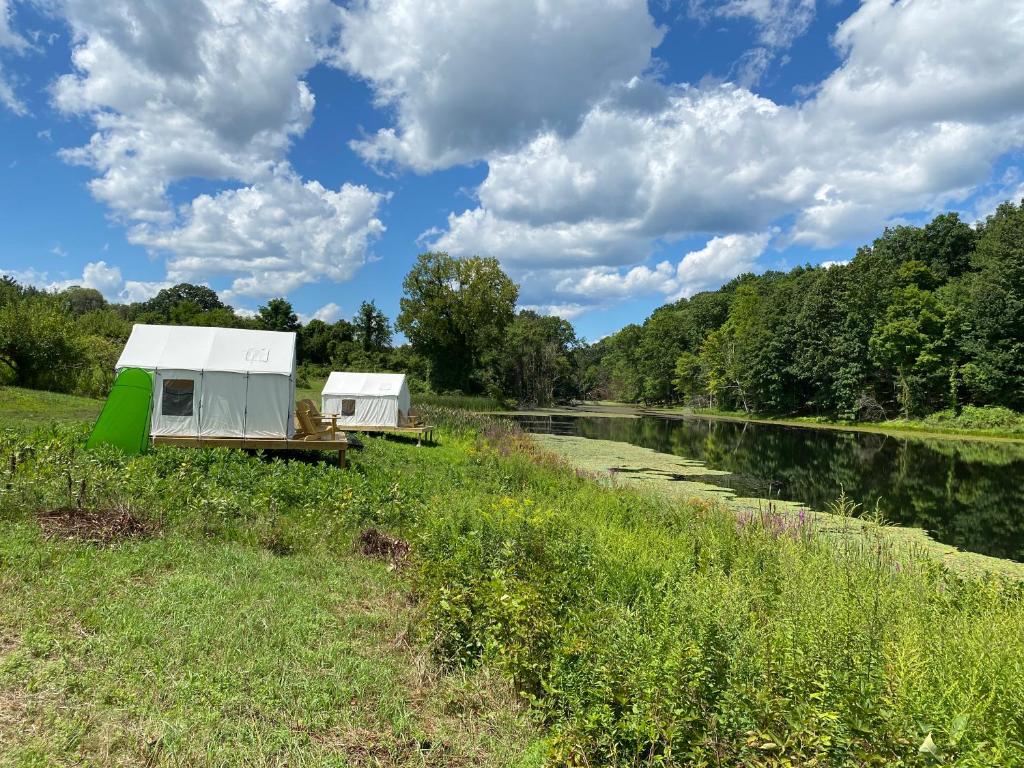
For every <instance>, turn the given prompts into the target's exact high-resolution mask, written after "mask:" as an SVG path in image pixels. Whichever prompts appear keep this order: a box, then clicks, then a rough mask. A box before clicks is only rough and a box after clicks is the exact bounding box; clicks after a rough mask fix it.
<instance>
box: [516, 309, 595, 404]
mask: <svg viewBox="0 0 1024 768" xmlns="http://www.w3.org/2000/svg"><path fill="white" fill-rule="evenodd" d="M577 345H578V342H577V340H576V332H575V331H573V328H572V325H570V324H569V322H568V321H566V320H563V319H561V318H560V317H554V316H550V315H549V316H542V315H538V314H537V313H536V312H532V311H530V310H523V311H522V312H520V313H519V314H518V315H517V316H516V318H515V320H513V321H512V323H511V325H509V327H508V330H507V331H506V332H505V344H504V346H503V348H502V351H501V374H502V382H503V390H504V392H506V393H507V394H508V395H509V396H510V397H512V398H515V400H517V401H518V402H520V403H524V404H529V405H541V406H547V405H551V404H552V403H554V402H555V401H558V400H568V399H569V398H571V397H574V396H576V395H577V393H578V390H577V387H576V381H575V379H574V376H573V372H574V363H575V361H574V359H573V352H574V350H575V348H576V346H577Z"/></svg>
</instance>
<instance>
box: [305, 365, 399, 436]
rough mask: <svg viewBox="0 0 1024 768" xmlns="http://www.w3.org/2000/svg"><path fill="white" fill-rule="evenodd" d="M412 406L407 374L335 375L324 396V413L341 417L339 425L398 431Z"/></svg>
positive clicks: (326, 386) (322, 403) (328, 380)
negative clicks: (387, 428) (391, 428)
mask: <svg viewBox="0 0 1024 768" xmlns="http://www.w3.org/2000/svg"><path fill="white" fill-rule="evenodd" d="M411 405H412V403H411V400H410V398H409V387H408V386H407V385H406V383H405V374H404V373H340V372H338V371H334V372H333V373H332V374H331V375H330V376H329V377H328V378H327V383H326V384H325V385H324V389H323V392H322V393H321V409H320V410H321V411H322V412H323V413H325V414H328V413H330V414H338V424H339V425H345V426H360V427H398V426H400V418H402V417H406V416H408V415H409V408H410V407H411Z"/></svg>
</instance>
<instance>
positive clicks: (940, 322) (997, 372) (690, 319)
mask: <svg viewBox="0 0 1024 768" xmlns="http://www.w3.org/2000/svg"><path fill="white" fill-rule="evenodd" d="M1022 285H1024V203H1022V205H1020V206H1017V205H1014V204H1012V203H1005V204H1004V205H1002V206H1000V207H999V209H998V210H997V211H996V213H995V214H993V215H992V216H991V217H989V219H988V221H986V222H985V223H984V224H981V225H978V226H977V227H974V228H972V227H970V226H969V225H967V224H965V223H964V222H962V221H960V219H959V217H958V216H957V215H956V214H954V213H950V214H945V215H941V216H937V217H935V218H934V219H933V220H932V221H931V222H929V223H928V224H926V225H925V226H923V227H914V226H898V227H892V228H888V229H886V230H885V232H883V233H882V235H881V236H880V237H878V238H876V239H875V241H874V242H873V243H872V244H871V245H870V246H865V247H863V248H860V249H858V251H857V253H856V255H855V256H854V257H853V259H852V260H851V261H850V262H849V263H846V264H838V265H834V266H831V267H828V268H817V269H814V268H797V269H794V270H792V271H790V272H788V273H786V274H781V273H776V272H768V273H765V274H763V275H760V276H757V277H755V276H753V275H744V276H741V277H739V278H736V279H735V280H734V281H732V282H731V283H729V284H728V285H726V286H723V287H722V288H721V289H719V290H718V291H714V292H710V293H705V294H699V295H698V296H695V297H693V298H692V299H690V300H689V301H686V300H683V301H679V302H676V303H675V304H669V305H666V306H664V307H661V308H659V309H657V310H655V312H654V313H653V314H652V315H651V316H650V318H648V319H647V321H646V322H645V323H644V324H643V325H642V326H637V325H631V326H627V327H625V328H623V329H622V330H621V331H619V332H618V333H617V334H615V335H614V336H612V337H610V338H608V339H605V340H603V341H602V342H601V343H600V344H599V345H596V348H595V349H594V351H593V353H591V354H589V355H588V357H587V369H586V380H587V382H588V386H590V387H591V388H592V389H594V390H599V394H600V396H601V397H603V398H612V399H619V400H626V401H630V402H637V401H643V402H666V403H671V402H675V401H676V400H678V399H680V398H682V399H684V400H685V401H686V402H688V403H689V404H692V405H694V406H698V407H703V408H708V407H710V408H721V409H726V410H743V411H745V412H750V413H765V414H775V415H782V414H785V415H790V414H808V415H824V416H830V417H839V418H844V419H856V418H868V417H870V418H873V419H877V418H882V417H885V416H886V415H889V416H893V415H896V414H900V415H902V416H903V417H904V418H909V417H913V416H919V415H923V414H927V413H930V412H932V411H935V410H937V409H942V408H945V407H950V406H951V407H953V408H957V407H959V406H961V405H964V404H970V405H1000V406H1004V407H1008V408H1013V409H1017V410H1022V409H1024V388H1022V387H1021V386H1020V382H1021V380H1022V379H1024V289H1022V288H1021V286H1022ZM680 366H681V367H680ZM591 382H593V384H591Z"/></svg>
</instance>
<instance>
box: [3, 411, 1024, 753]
mask: <svg viewBox="0 0 1024 768" xmlns="http://www.w3.org/2000/svg"><path fill="white" fill-rule="evenodd" d="M965 410H966V409H965ZM430 416H431V418H432V419H434V420H436V422H437V423H442V424H445V425H447V426H446V428H445V429H446V431H445V432H443V434H442V440H441V445H440V446H439V447H436V448H429V449H422V448H420V449H417V448H416V447H414V446H412V445H410V444H406V443H402V442H398V441H388V440H384V439H367V441H366V442H367V447H366V449H365V450H364V451H363V452H361V453H358V454H356V455H354V456H353V467H352V469H351V470H350V471H347V472H342V471H339V470H337V469H336V468H334V467H332V466H329V465H328V464H327V463H326V462H324V463H305V462H302V461H298V460H292V461H288V462H285V461H281V460H280V459H276V458H274V459H272V458H269V457H259V456H247V455H245V454H244V453H241V452H233V451H228V450H224V449H215V450H214V449H211V450H188V451H184V450H180V449H173V448H157V449H155V450H154V451H153V452H151V453H149V454H147V455H144V456H140V457H136V458H133V459H127V458H125V457H123V456H120V455H118V454H115V453H112V452H100V453H98V454H87V453H83V452H82V450H81V443H82V441H83V440H84V437H85V434H86V430H85V429H83V428H75V429H69V428H66V427H58V428H52V429H50V430H47V431H40V432H37V433H35V434H34V435H25V434H21V433H14V432H6V433H2V437H0V466H3V467H7V466H8V459H9V457H11V456H15V457H16V462H15V467H16V468H15V470H14V472H13V473H11V472H6V475H7V476H6V477H5V478H4V480H5V482H4V485H3V486H2V488H0V494H2V502H3V503H2V504H0V510H2V511H0V531H2V533H3V535H2V536H0V555H2V556H3V562H4V563H5V564H6V565H8V570H7V571H6V572H5V579H4V580H3V581H2V582H0V594H4V595H6V594H7V593H6V592H3V590H13V591H12V592H10V594H12V595H17V599H10V600H3V601H0V621H2V622H3V623H2V626H4V627H5V630H7V631H10V630H11V628H15V630H16V631H24V636H25V637H26V641H27V642H28V643H30V644H31V649H32V653H26V654H22V653H21V651H20V650H18V651H16V652H15V653H16V654H17V658H18V659H19V661H18V662H17V663H16V664H14V665H8V666H5V667H2V668H0V683H2V684H3V685H4V690H5V693H7V694H8V695H9V692H10V691H11V690H20V689H21V687H25V686H31V690H33V691H35V692H37V693H38V692H39V691H42V690H45V691H46V692H47V694H48V695H53V696H55V699H54V702H55V703H54V706H53V713H54V714H53V715H52V720H51V721H50V722H51V723H56V724H60V725H61V727H63V728H67V729H69V730H72V731H74V732H75V733H77V734H79V738H76V739H68V740H66V741H65V740H60V739H57V738H54V739H52V740H50V741H49V743H47V748H48V749H52V750H55V751H56V752H54V753H50V752H47V753H46V754H47V755H48V756H50V755H51V754H59V755H60V756H61V758H62V759H63V761H64V762H75V760H76V758H77V759H78V761H79V762H82V761H83V760H84V758H83V757H82V755H81V754H78V753H77V751H76V750H78V749H82V750H88V749H90V748H91V747H90V746H89V745H95V744H96V743H97V742H99V743H100V744H102V745H106V746H108V747H109V748H111V749H112V750H113V751H114V754H115V756H117V757H118V758H121V759H120V762H131V761H132V759H131V758H132V757H134V755H129V754H127V753H125V752H124V750H129V749H131V747H130V746H126V745H131V744H134V743H135V742H137V741H138V740H137V739H131V738H123V739H120V738H119V739H114V740H111V737H110V734H111V733H113V734H120V733H121V731H120V729H121V728H125V727H130V728H131V729H133V730H132V732H133V733H134V732H135V729H137V728H138V722H140V721H144V722H146V723H147V728H148V729H151V730H147V734H152V735H151V736H150V738H154V739H157V738H158V739H159V740H160V743H161V744H162V746H161V749H163V750H166V754H165V755H164V756H165V758H166V759H167V760H172V759H176V760H178V761H179V762H181V763H183V764H188V763H190V762H194V760H193V758H196V759H198V757H197V755H201V754H207V756H209V755H213V757H214V758H216V759H217V761H218V762H219V763H223V764H241V763H248V764H252V763H254V762H259V761H260V759H261V757H263V758H265V753H262V752H261V750H265V749H268V748H272V749H273V750H274V753H275V754H276V755H279V756H281V757H282V759H284V758H285V757H288V758H294V759H295V760H299V762H303V763H304V764H317V759H318V757H322V756H320V755H310V754H307V753H306V752H303V750H306V749H309V744H311V743H315V742H316V741H317V739H311V738H310V737H309V733H315V734H322V733H325V732H327V733H332V732H333V731H331V730H330V729H332V728H336V727H338V726H339V723H344V722H346V721H345V720H344V719H343V718H344V717H346V716H347V715H345V714H344V713H348V712H351V711H352V707H353V706H356V705H358V704H360V703H362V702H363V701H364V700H368V701H371V702H373V704H372V706H373V708H374V709H377V710H379V711H380V713H381V715H382V716H385V717H387V716H388V715H387V714H386V712H385V710H386V711H388V712H389V711H391V710H390V709H388V708H389V707H393V706H394V705H393V704H387V703H386V702H387V701H389V700H388V699H381V697H380V695H379V694H380V688H379V685H380V684H381V683H380V681H379V680H376V679H373V680H367V678H366V669H367V668H372V669H379V668H380V667H381V662H380V660H379V659H378V657H377V656H375V655H374V653H380V650H379V648H380V647H383V646H386V645H387V644H389V643H391V642H392V639H393V635H392V634H388V635H386V636H385V637H383V639H382V640H381V641H380V646H371V647H370V648H367V647H366V646H365V645H362V644H360V645H356V646H353V643H354V642H355V639H356V638H357V637H360V636H363V637H365V635H360V634H359V633H358V632H353V633H352V634H347V630H346V629H345V626H344V625H341V626H339V623H338V622H339V621H346V620H347V617H349V616H350V615H351V614H352V611H353V610H354V605H355V600H354V598H353V597H352V588H353V587H352V585H359V584H363V583H365V580H366V579H372V578H375V577H374V576H373V574H374V573H379V572H382V570H383V569H381V570H380V571H377V572H372V571H368V570H367V569H365V568H360V569H356V568H354V567H353V566H352V565H351V563H352V560H351V556H350V555H349V552H350V549H351V546H352V545H351V542H352V536H353V533H354V532H355V531H358V530H359V529H361V528H363V527H365V526H367V525H374V526H381V527H385V528H388V529H391V530H394V531H397V532H400V533H402V534H403V535H405V536H406V537H407V538H409V539H410V540H411V541H412V543H413V553H414V556H415V558H416V560H415V563H414V570H413V574H414V575H413V578H414V580H415V582H416V584H415V587H416V589H415V594H417V595H418V596H419V598H420V599H421V601H422V605H421V609H422V614H423V619H422V620H423V621H424V622H425V623H424V624H423V625H422V626H420V627H418V628H417V630H416V632H415V633H414V637H419V638H426V639H432V640H431V642H432V643H433V646H432V647H433V649H434V651H435V653H436V655H437V657H438V658H439V659H440V660H441V661H442V662H443V663H445V664H447V665H449V666H453V667H457V668H458V667H461V668H463V669H466V670H467V671H468V672H469V673H472V671H473V670H475V669H478V668H483V669H490V670H497V671H499V672H502V673H503V674H504V675H505V676H507V677H508V678H509V679H510V680H512V681H514V683H515V685H516V686H517V688H518V689H519V690H520V692H521V693H522V695H523V696H524V697H525V699H526V701H528V703H529V704H530V708H531V711H532V712H533V713H534V714H535V716H536V717H537V719H538V721H539V722H542V723H543V724H544V727H545V729H546V731H547V733H548V734H549V739H548V743H549V747H550V752H549V754H548V756H547V758H548V762H549V763H550V764H555V765H637V766H639V765H666V766H669V765H680V766H681V765H752V766H784V765H829V766H863V765H894V766H899V765H903V766H929V765H936V764H950V765H952V764H955V765H966V766H972V765H973V766H979V767H980V766H989V765H1015V764H1019V763H1021V762H1022V761H1024V747H1022V743H1024V733H1022V728H1024V724H1022V723H1021V720H1020V713H1019V701H1020V697H1021V694H1022V693H1024V669H1022V667H1021V665H1020V663H1019V660H1020V658H1021V656H1022V654H1024V634H1022V632H1021V627H1022V626H1024V595H1022V592H1021V589H1020V587H1019V586H1017V585H1012V584H1008V583H1003V582H1001V581H998V580H995V579H988V578H983V579H978V580H962V579H959V578H956V577H955V576H953V575H952V574H950V573H947V572H945V571H944V570H943V569H942V568H941V567H939V566H937V565H936V564H934V563H932V562H930V561H926V560H923V559H919V558H918V556H917V555H916V554H915V552H912V551H903V550H899V549H895V548H893V546H892V545H891V544H890V543H888V542H889V539H888V538H887V537H885V536H882V535H881V534H879V535H877V536H874V535H871V536H869V537H868V538H866V539H864V540H861V541H855V540H849V541H845V540H844V542H843V543H841V544H837V543H836V541H835V540H833V539H831V538H829V537H828V536H827V535H825V534H824V532H822V531H819V530H818V529H817V528H815V527H813V526H810V525H808V524H806V523H803V522H801V521H800V520H798V519H793V518H789V517H785V516H783V515H782V514H780V513H779V512H777V511H776V510H773V509H771V508H766V509H764V510H762V511H761V512H760V513H759V514H756V515H750V516H747V517H742V518H737V517H736V516H735V515H732V514H726V513H725V512H723V511H722V510H719V509H717V508H715V507H712V506H710V505H706V504H701V503H697V502H691V503H686V504H680V503H671V502H669V501H668V500H666V499H663V498H660V497H653V496H652V497H648V496H645V495H642V494H639V493H636V492H633V491H630V490H626V489H623V488H618V487H615V486H614V485H613V484H612V483H610V482H608V481H607V480H600V479H597V480H595V478H592V477H590V476H587V475H581V474H579V473H575V472H573V471H571V470H569V469H567V468H566V467H565V466H563V465H562V464H560V463H558V462H556V461H554V460H552V459H550V458H545V457H544V456H540V455H537V454H536V453H535V452H534V451H533V450H532V449H531V448H530V447H529V444H528V443H526V442H525V441H524V440H523V438H522V437H521V436H520V435H518V434H517V433H516V432H515V430H514V428H513V427H512V426H511V425H510V424H507V423H505V424H502V423H493V422H490V421H488V420H486V419H483V418H481V417H479V416H473V415H471V414H466V413H464V412H461V413H460V412H455V411H445V410H441V409H436V410H434V411H432V412H431V413H430ZM482 433H486V434H487V435H489V436H490V439H485V438H484V437H483V436H482ZM79 500H80V501H81V503H82V504H83V506H85V507H87V508H100V507H110V508H116V509H130V510H132V511H133V512H134V513H135V514H138V515H141V516H144V517H145V518H146V519H148V520H150V521H153V522H155V523H159V524H160V525H161V526H162V529H161V530H162V535H161V537H160V538H159V539H156V540H154V541H152V542H141V543H138V544H125V545H121V546H118V547H114V548H112V549H111V550H110V551H109V552H104V551H98V550H93V549H90V548H89V547H87V546H84V545H73V544H58V543H47V542H44V541H42V540H41V539H40V537H39V534H38V532H37V530H36V529H35V526H34V523H32V522H31V515H32V514H33V513H34V511H35V510H37V509H39V508H52V507H57V506H64V505H67V504H69V503H71V504H76V503H79ZM842 506H843V508H844V509H849V508H850V503H849V502H844V503H843V505H842ZM868 530H869V531H872V530H875V529H874V528H872V527H871V526H870V525H869V529H868ZM346 585H349V586H346ZM53 606H60V610H59V611H56V612H55V609H54V608H53ZM339 617H340V618H339ZM29 627H31V628H32V631H31V632H27V631H25V630H26V629H27V628H29ZM403 636H407V633H404V634H403ZM994 638H995V640H994ZM353 647H355V648H356V649H357V650H356V652H355V654H353V653H352V649H353ZM211 649H212V650H211ZM68 653H73V654H75V655H74V656H73V657H72V658H70V659H67V661H65V660H64V655H65V654H68ZM357 658H361V659H363V660H364V662H363V664H365V666H363V665H362V664H356V666H353V664H355V663H356V662H355V659H357ZM55 659H59V660H60V661H59V662H58V667H59V676H58V677H56V678H55V677H54V674H55V673H57V672H58V670H55V669H54V668H53V667H52V666H51V664H52V662H53V660H55ZM367 659H368V661H366V660H367ZM5 675H6V677H5ZM154 675H155V677H154ZM182 680H185V681H188V684H184V683H182V682H181V681H182ZM353 681H355V682H353ZM154 685H156V686H158V688H159V690H160V691H161V695H160V697H158V698H156V699H154V698H153V697H152V696H150V692H151V691H152V690H153V686H154ZM357 685H365V686H367V687H366V689H365V690H361V691H356V690H354V686H357ZM385 690H389V689H385ZM78 711H89V712H96V713H98V715H99V716H98V717H96V718H95V719H88V720H84V721H73V722H68V721H67V720H66V719H65V718H68V717H72V716H73V713H75V712H78ZM487 711H488V723H493V722H494V719H493V718H495V717H500V716H501V715H500V710H498V709H495V708H492V709H488V710H487ZM462 717H466V715H462ZM470 717H475V716H470ZM395 719H396V720H400V719H401V717H400V716H399V714H396V715H395ZM280 722H288V723H296V722H301V723H302V724H303V727H302V729H296V728H284V729H282V728H279V727H277V724H278V723H280ZM268 724H270V725H268ZM76 728H77V730H75V729H76ZM225 733H229V734H231V738H230V739H228V741H227V743H228V747H223V748H222V746H221V745H223V744H224V741H223V739H224V734H225ZM318 738H319V737H318ZM78 745H81V746H78ZM517 745H518V747H519V748H520V749H522V748H523V743H522V742H521V741H520V742H517ZM922 745H928V749H927V750H926V751H925V752H921V751H920V748H921V746H922ZM229 747H230V748H229ZM204 748H205V749H210V750H213V751H212V752H208V753H202V752H201V750H202V749H204ZM59 750H66V752H63V751H59ZM86 754H91V753H86ZM300 756H302V758H303V759H302V760H300V759H299V757H300Z"/></svg>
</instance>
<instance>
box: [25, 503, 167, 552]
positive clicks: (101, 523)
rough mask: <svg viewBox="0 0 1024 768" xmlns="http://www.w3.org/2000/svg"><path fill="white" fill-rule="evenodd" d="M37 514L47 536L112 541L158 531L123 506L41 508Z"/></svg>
mask: <svg viewBox="0 0 1024 768" xmlns="http://www.w3.org/2000/svg"><path fill="white" fill-rule="evenodd" d="M36 517H37V519H38V520H39V527H40V528H42V530H43V535H44V536H46V538H48V539H65V540H72V541H84V542H88V543H90V544H113V543H115V542H118V541H122V540H124V539H140V538H144V537H146V536H151V535H153V533H154V532H155V529H154V526H153V525H152V524H151V523H148V522H144V521H142V520H139V519H138V518H137V517H135V516H134V515H132V514H131V513H129V512H125V511H124V510H120V509H78V508H77V507H60V508H58V509H50V510H43V511H40V512H39V513H38V514H37V516H36Z"/></svg>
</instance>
